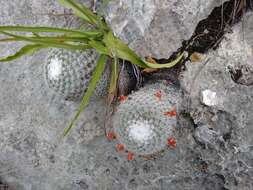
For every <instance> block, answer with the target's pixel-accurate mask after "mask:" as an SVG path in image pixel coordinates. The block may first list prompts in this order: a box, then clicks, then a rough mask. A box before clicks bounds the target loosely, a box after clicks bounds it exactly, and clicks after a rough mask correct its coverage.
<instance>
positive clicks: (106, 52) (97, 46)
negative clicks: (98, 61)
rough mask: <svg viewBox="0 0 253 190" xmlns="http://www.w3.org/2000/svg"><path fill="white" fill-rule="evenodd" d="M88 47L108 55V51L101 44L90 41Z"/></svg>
mask: <svg viewBox="0 0 253 190" xmlns="http://www.w3.org/2000/svg"><path fill="white" fill-rule="evenodd" d="M89 45H90V46H92V47H93V48H94V49H96V50H97V51H98V52H99V53H101V54H106V55H109V50H108V48H107V47H105V46H104V44H103V42H101V41H95V40H90V41H89Z"/></svg>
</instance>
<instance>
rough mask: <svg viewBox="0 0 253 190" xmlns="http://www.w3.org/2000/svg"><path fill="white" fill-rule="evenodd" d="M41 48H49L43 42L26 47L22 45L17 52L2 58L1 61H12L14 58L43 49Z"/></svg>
mask: <svg viewBox="0 0 253 190" xmlns="http://www.w3.org/2000/svg"><path fill="white" fill-rule="evenodd" d="M41 48H47V46H45V45H41V44H31V45H26V46H24V47H22V48H21V49H20V50H19V51H18V52H16V53H15V54H13V55H10V56H8V57H5V58H1V59H0V62H7V61H12V60H14V59H17V58H19V57H21V56H23V55H27V54H29V55H31V54H33V53H35V52H36V51H37V50H39V49H41Z"/></svg>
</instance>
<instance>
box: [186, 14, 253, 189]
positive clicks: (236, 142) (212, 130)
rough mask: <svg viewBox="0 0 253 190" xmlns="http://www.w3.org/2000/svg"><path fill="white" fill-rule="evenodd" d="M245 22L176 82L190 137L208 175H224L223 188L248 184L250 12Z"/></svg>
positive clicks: (252, 92) (252, 93)
mask: <svg viewBox="0 0 253 190" xmlns="http://www.w3.org/2000/svg"><path fill="white" fill-rule="evenodd" d="M244 24H245V25H243V27H242V23H240V24H238V25H236V26H235V27H233V28H232V31H233V32H232V33H229V34H226V35H225V39H224V40H223V41H222V42H221V44H220V47H219V48H218V50H217V51H210V52H209V53H208V54H207V55H203V56H202V61H201V62H199V63H191V62H188V63H187V69H186V71H185V72H184V73H183V76H182V78H183V79H182V81H181V84H182V87H183V89H184V93H185V94H184V97H185V100H184V104H183V105H186V106H185V108H184V109H185V110H187V112H190V114H191V117H192V118H193V120H194V123H195V125H196V129H195V130H194V131H193V134H194V138H195V140H196V142H197V143H198V144H199V145H202V146H203V147H204V149H202V151H201V157H202V158H203V161H205V162H208V163H209V167H208V171H209V172H210V171H212V172H215V173H218V174H219V175H222V176H224V179H225V181H226V187H227V188H228V189H236V188H238V189H252V186H253V184H252V177H253V176H252V172H253V170H252V166H253V162H252V159H250V158H252V155H253V151H252V131H253V114H252V113H253V112H252V111H253V85H252V78H253V75H252V69H253V65H252V63H253V62H252V58H253V43H252V40H251V39H252V37H253V32H252V25H253V14H252V12H251V13H248V14H246V15H245V23H244ZM244 34H245V36H244Z"/></svg>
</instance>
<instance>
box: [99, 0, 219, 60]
mask: <svg viewBox="0 0 253 190" xmlns="http://www.w3.org/2000/svg"><path fill="white" fill-rule="evenodd" d="M222 2H223V1H220V0H218V1H217V0H208V1H206V0H194V1H191V2H189V1H187V0H138V1H132V0H119V1H111V2H110V3H109V5H108V7H107V9H106V10H105V13H104V14H105V18H106V20H107V22H108V23H109V24H110V26H111V27H112V29H113V32H114V33H115V34H116V35H117V36H118V37H119V38H121V39H122V40H123V41H124V42H125V43H127V44H128V45H129V46H130V47H131V48H132V49H133V50H135V51H136V52H137V53H138V54H139V55H140V56H142V57H145V56H149V55H151V56H153V57H156V58H167V57H169V56H170V55H171V53H173V52H175V51H176V50H177V49H178V48H179V47H181V45H182V44H181V43H182V41H183V40H187V39H188V38H190V37H191V35H192V34H193V32H194V30H195V27H196V26H197V24H198V22H199V21H200V20H202V19H204V18H206V17H207V16H208V15H209V14H210V13H211V11H212V10H213V8H214V7H216V6H220V5H221V4H222Z"/></svg>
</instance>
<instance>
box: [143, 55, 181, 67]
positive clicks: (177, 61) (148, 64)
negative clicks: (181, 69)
mask: <svg viewBox="0 0 253 190" xmlns="http://www.w3.org/2000/svg"><path fill="white" fill-rule="evenodd" d="M183 57H184V53H181V54H180V55H179V56H178V57H177V58H176V59H175V60H173V61H171V62H170V63H165V64H154V63H150V62H147V61H143V62H145V64H146V65H147V66H148V67H149V68H154V69H162V68H171V67H173V66H175V65H176V64H178V63H179V62H180V60H181V59H182V58H183Z"/></svg>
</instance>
